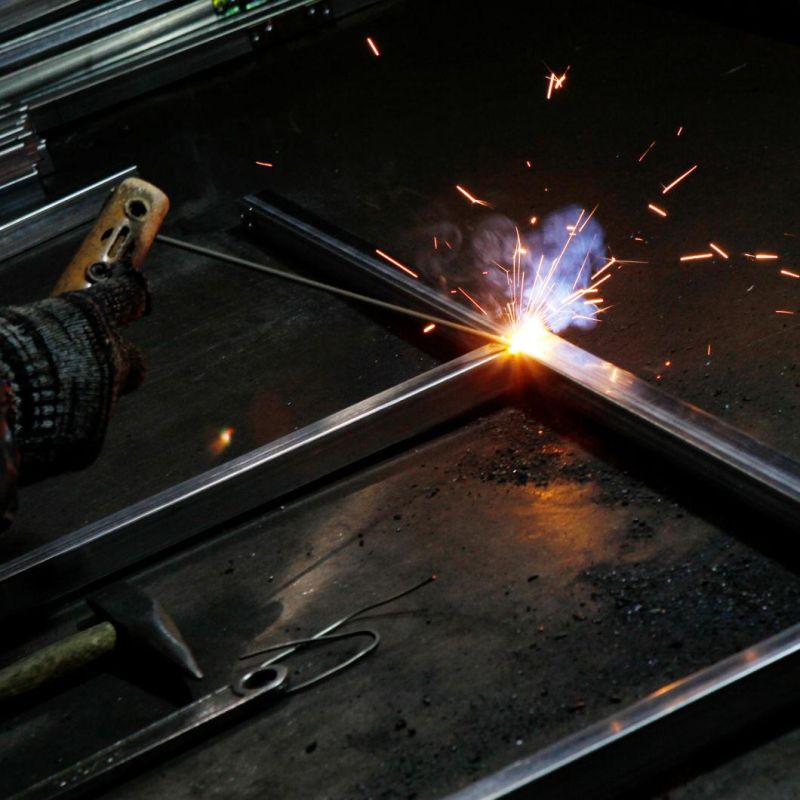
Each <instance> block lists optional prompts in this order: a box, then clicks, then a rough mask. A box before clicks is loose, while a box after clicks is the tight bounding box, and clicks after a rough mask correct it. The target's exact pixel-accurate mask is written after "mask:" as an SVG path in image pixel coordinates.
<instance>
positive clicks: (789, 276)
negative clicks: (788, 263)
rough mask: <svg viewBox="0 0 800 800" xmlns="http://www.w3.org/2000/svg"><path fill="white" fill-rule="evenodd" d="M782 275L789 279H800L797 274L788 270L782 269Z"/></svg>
mask: <svg viewBox="0 0 800 800" xmlns="http://www.w3.org/2000/svg"><path fill="white" fill-rule="evenodd" d="M781 275H785V276H786V277H787V278H800V275H798V274H797V273H796V272H790V271H789V270H788V269H782V270H781Z"/></svg>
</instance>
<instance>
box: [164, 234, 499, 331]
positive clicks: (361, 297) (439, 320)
mask: <svg viewBox="0 0 800 800" xmlns="http://www.w3.org/2000/svg"><path fill="white" fill-rule="evenodd" d="M158 241H159V242H163V243H164V244H168V245H171V246H172V247H179V248H181V249H182V250H189V251H190V252H193V253H199V254H200V255H204V256H208V257H209V258H215V259H217V260H218V261H227V262H228V263H230V264H238V265H239V266H240V267H247V268H248V269H252V270H256V271H257V272H265V273H267V274H268V275H274V276H275V277H276V278H284V279H286V280H288V281H294V282H295V283H301V284H303V285H304V286H311V287H312V288H314V289H322V290H323V291H325V292H330V293H331V294H337V295H339V296H340V297H346V298H347V299H348V300H357V301H359V302H361V303H368V304H369V305H373V306H377V307H378V308H384V309H386V310H388V311H394V312H396V313H397V314H405V315H406V316H408V317H416V318H417V319H421V320H424V321H425V322H433V323H435V324H436V325H441V326H443V327H447V328H453V330H457V331H461V332H463V333H469V334H472V335H473V336H480V337H482V338H484V339H490V340H491V341H493V342H498V343H499V344H504V345H505V344H508V342H507V341H506V340H505V339H504V338H503V337H502V336H498V335H497V334H494V333H490V332H489V331H482V330H479V329H478V328H471V327H470V326H469V325H462V324H461V323H459V322H453V321H452V320H449V319H444V318H443V317H436V316H431V315H430V314H426V313H424V312H422V311H414V309H413V308H406V307H405V306H398V305H395V304H394V303H387V302H386V301H385V300H378V299H377V298H376V297H369V296H368V295H365V294H359V293H358V292H351V291H349V290H348V289H341V288H340V287H338V286H332V285H331V284H329V283H323V282H322V281H315V280H313V279H312V278H306V277H304V276H303V275H296V274H295V273H293V272H286V270H282V269H278V268H277V267H270V266H268V265H267V264H260V263H258V262H257V261H250V260H249V259H246V258H239V257H238V256H232V255H229V254H228V253H223V252H221V251H219V250H213V249H211V248H210V247H203V246H202V245H198V244H192V243H191V242H185V241H183V240H182V239H175V238H173V237H172V236H164V234H159V235H158Z"/></svg>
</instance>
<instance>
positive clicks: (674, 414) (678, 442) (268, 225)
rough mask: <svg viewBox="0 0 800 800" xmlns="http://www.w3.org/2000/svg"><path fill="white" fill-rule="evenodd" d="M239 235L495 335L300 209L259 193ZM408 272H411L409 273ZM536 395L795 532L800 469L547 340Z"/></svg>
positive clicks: (493, 327) (536, 360) (492, 325)
mask: <svg viewBox="0 0 800 800" xmlns="http://www.w3.org/2000/svg"><path fill="white" fill-rule="evenodd" d="M241 207H242V218H243V221H244V222H245V224H246V226H247V227H248V228H249V229H250V230H252V231H253V232H254V233H256V234H257V235H259V236H261V237H262V238H263V239H264V240H266V241H268V242H270V243H271V244H272V245H273V246H274V247H276V248H278V249H279V250H280V252H281V253H283V254H284V255H289V256H291V257H293V258H294V259H295V260H297V259H302V260H304V261H306V262H308V263H310V264H312V265H313V266H314V267H315V268H318V269H320V270H322V271H324V272H327V273H329V274H332V275H335V280H336V282H337V283H338V284H339V285H347V286H349V287H354V288H357V289H358V290H359V291H362V292H364V293H369V294H374V295H376V296H378V297H382V298H387V299H392V300H394V299H397V298H400V299H402V301H403V302H404V303H406V304H411V305H413V306H414V307H416V308H421V309H427V310H429V311H431V312H432V313H435V314H436V315H437V316H440V317H446V318H450V319H453V320H455V321H457V322H460V323H463V324H465V325H469V326H471V327H473V328H479V329H482V330H486V331H489V332H491V333H495V334H496V333H500V332H501V330H500V328H499V326H498V324H497V323H496V322H494V321H492V320H491V319H489V318H488V317H485V316H481V315H479V314H477V313H474V312H472V311H471V310H470V309H468V308H466V307H464V306H462V305H459V304H458V303H456V302H454V301H453V300H451V299H450V296H449V295H443V294H439V293H438V292H436V291H435V290H433V289H431V288H430V287H428V286H426V285H424V284H423V283H422V282H421V281H420V280H414V279H413V278H411V277H408V276H407V275H406V274H405V273H403V272H401V271H400V270H398V269H396V268H395V267H392V266H391V265H389V264H387V263H386V262H385V261H383V260H382V259H381V258H379V257H378V256H377V255H376V250H375V247H374V246H372V245H370V244H367V243H366V242H363V241H361V240H359V239H357V238H355V237H353V236H350V235H348V234H345V233H343V232H341V231H338V230H336V229H335V228H334V227H332V226H331V225H329V224H327V223H325V222H324V221H322V220H319V219H317V218H316V217H314V216H313V215H311V214H309V213H308V212H306V211H305V210H303V209H301V208H299V207H298V206H296V205H294V204H292V203H290V202H287V201H285V200H283V199H282V198H278V197H276V196H274V195H268V194H266V193H262V194H259V195H255V196H248V197H245V198H244V199H243V200H242V202H241ZM412 266H413V265H412ZM528 359H529V361H530V366H531V370H530V375H531V378H532V382H533V384H534V385H535V387H536V389H537V390H539V391H542V392H547V391H550V390H551V387H552V386H553V385H554V383H555V382H554V381H553V380H551V379H550V378H552V377H557V378H558V383H560V384H561V385H562V386H566V388H567V389H568V391H569V393H570V395H571V397H572V399H573V401H575V402H577V403H579V404H580V405H582V406H583V407H584V408H587V409H589V410H590V411H591V412H592V413H593V414H594V415H595V416H597V417H598V418H600V420H601V421H602V422H603V423H604V424H606V425H608V426H610V427H612V428H614V429H615V430H617V431H619V432H622V433H624V434H625V435H626V436H631V437H632V438H634V439H635V441H636V442H637V443H638V444H644V445H646V446H647V447H649V448H651V449H654V450H656V451H657V452H658V453H659V455H660V456H666V457H669V458H670V459H671V460H674V461H675V462H677V463H678V464H679V465H680V466H681V468H682V469H685V470H688V471H691V472H693V473H695V474H697V475H698V476H700V477H701V478H702V479H703V480H706V481H708V482H710V483H712V484H715V485H716V486H718V487H720V488H721V489H723V490H725V491H727V492H730V493H731V495H732V496H734V497H736V498H737V499H739V500H743V501H744V502H746V503H748V504H749V505H750V506H752V508H754V509H756V510H758V511H759V512H763V513H766V514H769V515H770V517H772V518H774V519H776V520H777V521H779V522H781V523H783V524H785V525H787V526H789V527H790V529H793V530H798V529H800V464H798V463H797V462H796V461H793V460H792V459H790V458H788V457H787V456H785V455H783V454H782V453H779V452H777V451H776V450H773V449H772V448H770V447H768V446H767V445H765V444H763V443H762V442H759V441H757V440H756V439H754V438H752V437H751V436H748V435H747V434H745V433H743V432H742V431H740V430H738V429H736V428H734V427H733V426H731V425H728V424H726V423H725V422H722V421H721V420H719V419H717V418H715V417H713V416H712V415H710V414H708V413H706V412H704V411H702V410H700V409H698V408H696V407H695V406H692V405H690V404H688V403H685V402H683V401H682V400H678V399H677V398H674V397H672V396H671V395H668V394H666V393H665V392H663V391H661V390H660V389H658V388H656V387H653V386H651V385H650V384H648V383H646V382H645V381H643V380H641V379H640V378H637V377H636V376H635V375H633V374H631V373H630V372H626V371H625V370H623V369H620V368H619V367H616V366H615V365H614V364H612V363H610V362H608V361H604V360H602V359H600V358H597V357H596V356H594V355H592V354H591V353H589V352H587V351H585V350H583V349H581V348H579V347H576V346H575V345H573V344H571V343H569V342H568V341H566V340H565V339H562V338H561V337H559V336H555V335H553V334H545V335H544V336H543V337H542V342H541V346H540V347H538V348H537V349H536V352H535V353H532V354H530V355H529V356H528Z"/></svg>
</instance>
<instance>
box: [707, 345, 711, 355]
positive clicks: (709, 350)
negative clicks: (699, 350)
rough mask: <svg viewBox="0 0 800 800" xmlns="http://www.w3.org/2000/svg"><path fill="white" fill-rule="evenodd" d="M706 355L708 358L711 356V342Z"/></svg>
mask: <svg viewBox="0 0 800 800" xmlns="http://www.w3.org/2000/svg"><path fill="white" fill-rule="evenodd" d="M706 355H707V356H710V355H711V342H709V343H708V347H707V348H706Z"/></svg>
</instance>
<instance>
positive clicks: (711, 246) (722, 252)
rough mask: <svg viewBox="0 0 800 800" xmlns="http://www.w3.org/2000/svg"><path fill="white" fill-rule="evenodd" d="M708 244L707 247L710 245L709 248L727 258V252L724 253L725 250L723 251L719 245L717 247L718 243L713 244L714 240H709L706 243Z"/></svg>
mask: <svg viewBox="0 0 800 800" xmlns="http://www.w3.org/2000/svg"><path fill="white" fill-rule="evenodd" d="M708 246H709V247H710V248H711V249H712V250H713V251H714V252H715V253H719V255H721V256H722V257H723V258H724V259H726V260H727V258H728V254H727V253H726V252H725V251H724V250H723V249H722V248H721V247H719V246H718V245H716V244H714V242H709V243H708Z"/></svg>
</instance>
